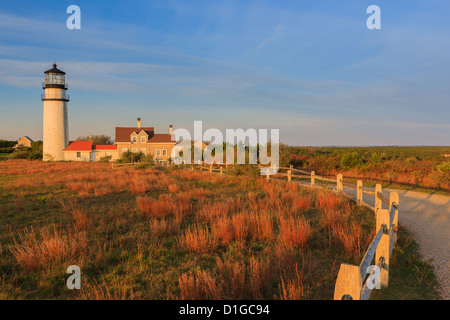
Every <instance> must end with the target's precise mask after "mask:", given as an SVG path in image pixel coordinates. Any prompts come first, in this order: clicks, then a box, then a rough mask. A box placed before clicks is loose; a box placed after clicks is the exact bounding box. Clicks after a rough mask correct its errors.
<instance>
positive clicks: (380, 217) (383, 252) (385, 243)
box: [375, 209, 391, 287]
mask: <svg viewBox="0 0 450 320" xmlns="http://www.w3.org/2000/svg"><path fill="white" fill-rule="evenodd" d="M389 222H390V217H389V210H387V209H384V210H379V211H378V213H377V223H376V232H378V230H380V228H383V230H384V231H383V235H382V236H381V239H380V242H379V243H378V246H377V250H376V252H375V263H378V261H380V258H383V259H384V263H383V265H382V268H381V270H380V284H381V286H382V287H387V286H388V283H389V244H390V234H391V230H390V227H391V226H390V223H389Z"/></svg>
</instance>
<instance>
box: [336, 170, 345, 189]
mask: <svg viewBox="0 0 450 320" xmlns="http://www.w3.org/2000/svg"><path fill="white" fill-rule="evenodd" d="M336 182H337V185H336V189H337V192H338V193H341V192H342V190H343V189H344V188H343V185H342V174H338V175H337V179H336Z"/></svg>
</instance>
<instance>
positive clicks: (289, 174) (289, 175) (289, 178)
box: [287, 170, 292, 182]
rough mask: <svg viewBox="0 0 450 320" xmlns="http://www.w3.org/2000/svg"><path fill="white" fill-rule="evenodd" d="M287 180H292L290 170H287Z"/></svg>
mask: <svg viewBox="0 0 450 320" xmlns="http://www.w3.org/2000/svg"><path fill="white" fill-rule="evenodd" d="M287 180H288V181H289V182H290V181H291V180H292V172H291V170H289V171H288V175H287Z"/></svg>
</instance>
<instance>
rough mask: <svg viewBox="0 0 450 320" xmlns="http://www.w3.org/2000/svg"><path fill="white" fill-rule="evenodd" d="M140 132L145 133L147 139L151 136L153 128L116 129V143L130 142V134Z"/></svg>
mask: <svg viewBox="0 0 450 320" xmlns="http://www.w3.org/2000/svg"><path fill="white" fill-rule="evenodd" d="M142 130H144V131H145V133H147V135H148V136H149V138H151V137H152V136H153V132H154V129H153V127H145V128H144V127H143V128H128V127H116V142H131V138H130V136H131V134H132V133H133V132H136V133H139V132H141V131H142Z"/></svg>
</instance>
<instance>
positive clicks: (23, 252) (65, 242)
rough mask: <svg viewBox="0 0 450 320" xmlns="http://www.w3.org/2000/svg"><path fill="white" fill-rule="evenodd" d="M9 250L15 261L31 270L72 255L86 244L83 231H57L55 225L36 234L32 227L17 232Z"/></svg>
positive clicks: (81, 250) (82, 249)
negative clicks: (16, 237) (17, 239)
mask: <svg viewBox="0 0 450 320" xmlns="http://www.w3.org/2000/svg"><path fill="white" fill-rule="evenodd" d="M18 238H19V241H16V240H15V243H14V245H12V246H11V248H10V251H11V253H12V254H13V255H14V257H15V258H16V259H17V262H18V263H19V264H20V265H21V266H22V267H23V268H24V269H26V270H28V271H32V270H36V269H39V268H41V267H44V266H48V265H49V264H51V263H53V262H60V261H62V260H64V259H65V258H67V257H74V256H76V255H77V254H79V253H81V252H83V251H84V250H85V249H86V246H87V239H86V234H85V233H69V232H62V231H58V230H57V229H56V227H55V226H53V227H52V228H42V229H41V230H40V231H39V232H38V234H36V233H35V232H34V230H33V228H30V229H25V230H24V231H23V232H21V233H19V234H18Z"/></svg>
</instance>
